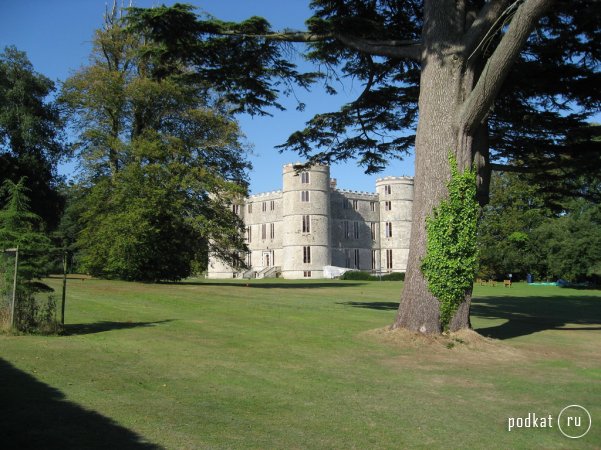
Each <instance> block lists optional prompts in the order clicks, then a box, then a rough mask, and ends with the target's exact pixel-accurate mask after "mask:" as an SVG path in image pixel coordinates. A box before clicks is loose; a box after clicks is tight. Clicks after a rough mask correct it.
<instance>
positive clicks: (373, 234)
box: [369, 222, 378, 241]
mask: <svg viewBox="0 0 601 450" xmlns="http://www.w3.org/2000/svg"><path fill="white" fill-rule="evenodd" d="M369 225H370V228H371V240H372V241H375V240H376V236H377V233H378V227H377V225H376V222H372V223H370V224H369Z"/></svg>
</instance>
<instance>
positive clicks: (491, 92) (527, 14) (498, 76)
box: [457, 0, 555, 132]
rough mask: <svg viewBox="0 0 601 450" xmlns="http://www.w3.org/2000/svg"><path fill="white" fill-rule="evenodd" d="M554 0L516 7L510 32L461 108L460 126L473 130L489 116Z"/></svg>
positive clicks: (530, 1) (527, 2)
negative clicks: (500, 91) (530, 37)
mask: <svg viewBox="0 0 601 450" xmlns="http://www.w3.org/2000/svg"><path fill="white" fill-rule="evenodd" d="M554 2H555V0H525V1H524V3H523V4H522V5H521V6H520V7H519V8H518V9H517V11H516V12H515V15H514V17H513V19H512V20H511V23H510V24H509V28H508V29H507V32H506V33H505V34H504V36H503V38H502V39H501V42H500V43H499V45H498V46H497V48H496V49H495V51H494V52H493V54H492V55H491V57H490V58H489V59H488V61H487V63H486V65H485V67H484V69H483V70H482V74H481V75H480V78H479V79H478V82H477V83H476V85H475V86H474V89H473V90H472V92H471V93H470V94H469V96H468V97H467V98H466V100H465V101H464V103H463V106H462V107H461V109H460V111H459V115H458V117H457V120H458V125H459V126H460V128H463V129H464V130H466V131H467V132H471V131H473V130H474V129H475V128H476V127H477V126H478V124H480V123H481V122H482V120H484V119H485V118H486V116H487V114H488V112H489V111H490V108H491V106H492V105H493V102H494V100H495V98H496V97H497V95H498V93H499V90H500V89H501V86H502V85H503V82H504V81H505V78H507V74H508V73H509V71H510V69H511V67H512V65H513V63H514V62H515V60H516V59H517V57H518V55H519V54H520V51H521V50H522V48H523V46H524V44H525V43H526V40H527V39H528V36H529V35H530V33H531V32H532V30H533V29H534V27H535V26H536V23H537V22H538V20H539V19H540V18H541V17H542V16H543V15H544V14H545V13H546V12H547V11H548V10H549V9H550V8H551V6H552V5H553V3H554Z"/></svg>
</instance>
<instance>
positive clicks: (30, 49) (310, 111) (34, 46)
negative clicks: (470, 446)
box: [0, 0, 413, 193]
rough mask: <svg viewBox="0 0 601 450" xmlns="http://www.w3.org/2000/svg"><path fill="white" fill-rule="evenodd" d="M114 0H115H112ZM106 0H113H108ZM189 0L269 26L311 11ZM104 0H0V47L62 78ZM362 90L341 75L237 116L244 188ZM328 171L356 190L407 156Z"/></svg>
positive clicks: (277, 169) (296, 4)
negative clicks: (382, 166) (246, 177)
mask: <svg viewBox="0 0 601 450" xmlns="http://www.w3.org/2000/svg"><path fill="white" fill-rule="evenodd" d="M119 1H120V0H119ZM109 3H110V4H112V0H110V1H109ZM163 3H164V4H167V5H169V4H172V3H174V2H170V1H164V2H156V1H148V0H146V1H145V0H136V1H134V5H135V6H140V7H150V6H153V5H157V4H163ZM182 3H191V4H194V5H196V6H198V7H199V8H200V10H202V11H206V12H208V13H210V14H212V15H214V16H216V17H218V18H220V19H223V20H232V21H238V20H243V19H246V18H248V17H250V16H253V15H257V16H263V17H265V18H266V19H267V20H268V21H269V22H270V23H271V24H272V26H273V27H274V28H276V29H282V28H292V29H303V28H304V21H305V20H306V19H307V18H308V17H309V16H310V10H309V8H308V4H309V1H308V0H287V1H284V0H254V1H251V0H220V1H219V0H205V1H188V2H186V1H183V2H182ZM105 5H106V2H105V0H79V1H76V0H0V47H2V48H3V47H5V46H6V45H15V46H16V47H17V48H18V49H19V50H22V51H25V52H26V53H27V55H28V57H29V59H30V60H31V62H32V64H33V66H34V68H35V70H36V71H38V72H40V73H42V74H44V75H46V76H47V77H49V78H51V79H53V80H57V81H58V80H64V79H65V78H67V77H68V76H69V74H70V73H72V72H73V71H74V70H76V69H77V68H78V67H81V66H82V65H85V64H86V62H87V60H88V56H89V53H90V48H91V40H92V36H93V33H94V30H95V29H97V28H99V27H100V26H101V24H102V16H103V14H104V11H105ZM358 92H361V86H360V85H359V84H358V83H357V82H356V81H355V83H353V82H352V80H348V82H346V83H345V85H344V86H343V87H342V89H340V93H339V95H338V96H336V97H332V96H329V95H326V94H325V93H324V92H323V91H322V90H321V89H319V88H318V89H315V90H313V92H311V93H307V92H305V91H303V90H297V92H296V94H297V96H298V97H299V98H300V100H301V101H303V102H304V103H306V104H307V108H306V109H305V111H304V112H298V111H296V110H295V109H294V106H295V102H294V101H293V100H291V99H288V100H286V99H284V101H283V104H284V105H286V106H289V108H288V110H287V111H284V112H280V111H273V114H274V115H273V117H254V118H252V117H249V116H240V117H238V119H239V122H240V124H241V127H242V130H243V131H244V133H245V134H246V137H247V140H248V142H249V143H250V144H251V145H252V146H253V151H252V154H251V156H250V159H251V161H252V163H253V166H254V168H253V170H252V172H251V173H250V181H251V185H250V188H251V192H253V193H259V192H264V191H271V190H276V189H280V188H281V167H282V165H283V164H285V163H288V162H295V161H298V160H299V157H298V155H296V154H294V153H292V152H286V153H284V154H279V153H278V151H277V150H276V149H274V147H275V146H276V145H278V144H281V143H282V142H284V141H285V140H286V138H287V137H288V136H289V135H290V134H291V133H292V132H294V131H296V130H298V129H301V128H302V127H303V125H304V123H305V122H306V121H307V120H308V119H310V118H311V117H312V116H313V115H314V114H316V113H319V112H328V111H333V110H335V109H337V108H338V106H340V105H341V104H343V103H345V102H347V101H350V100H352V99H353V98H354V96H356V95H357V93H358ZM73 170H74V166H73V164H64V165H63V166H62V167H61V171H62V173H64V174H67V175H70V174H72V173H73ZM331 170H332V177H334V178H337V179H338V186H339V187H341V188H346V189H354V190H360V191H374V190H375V180H376V178H379V177H381V176H386V175H412V174H413V158H406V159H405V160H404V161H393V162H392V163H391V164H390V166H389V167H388V168H387V169H386V170H385V171H384V172H382V173H380V174H378V175H372V176H368V175H365V174H364V173H363V169H361V168H359V167H357V166H356V165H355V163H353V162H347V163H342V164H335V165H334V166H333V167H332V169H331Z"/></svg>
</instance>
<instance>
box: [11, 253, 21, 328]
mask: <svg viewBox="0 0 601 450" xmlns="http://www.w3.org/2000/svg"><path fill="white" fill-rule="evenodd" d="M18 269H19V246H18V245H17V248H16V249H15V273H14V275H13V299H12V302H11V304H10V327H11V328H13V327H14V326H15V301H16V300H17V271H18Z"/></svg>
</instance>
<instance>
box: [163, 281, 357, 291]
mask: <svg viewBox="0 0 601 450" xmlns="http://www.w3.org/2000/svg"><path fill="white" fill-rule="evenodd" d="M164 284H177V285H181V286H186V285H189V286H234V287H243V288H247V287H248V288H254V289H317V288H344V287H357V286H362V285H364V284H365V283H340V282H332V283H262V282H257V281H255V280H249V281H246V282H245V281H240V282H231V281H230V282H228V281H225V282H218V281H217V282H216V281H190V282H186V281H181V282H179V281H178V282H171V283H164Z"/></svg>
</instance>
